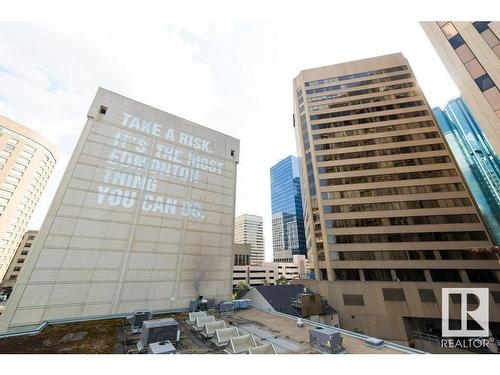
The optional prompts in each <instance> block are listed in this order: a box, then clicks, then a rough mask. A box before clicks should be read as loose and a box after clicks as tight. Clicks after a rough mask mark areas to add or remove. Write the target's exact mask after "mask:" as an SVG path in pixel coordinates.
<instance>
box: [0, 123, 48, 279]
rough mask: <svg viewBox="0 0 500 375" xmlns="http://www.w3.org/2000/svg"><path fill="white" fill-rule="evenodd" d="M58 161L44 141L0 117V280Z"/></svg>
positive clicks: (39, 136) (18, 125) (36, 134)
mask: <svg viewBox="0 0 500 375" xmlns="http://www.w3.org/2000/svg"><path fill="white" fill-rule="evenodd" d="M57 157H58V154H57V151H56V149H55V147H54V145H53V144H52V143H51V142H49V141H48V140H47V139H45V138H44V137H42V136H41V135H40V134H38V133H37V132H35V131H33V130H31V129H28V128H26V127H24V126H23V125H20V124H18V123H16V122H14V121H12V120H9V119H8V118H6V117H3V116H0V280H2V279H3V278H4V276H5V273H6V272H7V268H8V267H9V265H10V263H11V261H12V258H13V257H14V254H15V253H16V251H17V249H18V247H19V244H20V243H21V240H22V237H23V235H24V232H26V228H27V226H28V223H29V221H30V219H31V216H32V214H33V211H34V210H35V208H36V206H37V204H38V201H39V200H40V197H41V195H42V192H43V191H44V189H45V187H46V185H47V182H48V180H49V177H50V175H51V173H52V171H53V170H54V166H55V163H56V160H57Z"/></svg>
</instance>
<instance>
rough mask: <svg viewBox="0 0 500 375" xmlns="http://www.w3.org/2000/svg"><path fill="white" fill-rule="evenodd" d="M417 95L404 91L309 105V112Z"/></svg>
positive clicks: (417, 94) (416, 93) (414, 92)
mask: <svg viewBox="0 0 500 375" xmlns="http://www.w3.org/2000/svg"><path fill="white" fill-rule="evenodd" d="M419 95H420V94H419V92H418V91H406V92H401V93H395V94H390V95H382V96H375V97H371V98H364V99H357V100H349V101H343V102H337V103H331V104H321V105H311V106H309V112H317V111H323V110H325V109H333V108H342V107H350V106H355V105H361V104H368V103H379V102H384V101H392V100H399V99H405V98H411V97H415V96H419Z"/></svg>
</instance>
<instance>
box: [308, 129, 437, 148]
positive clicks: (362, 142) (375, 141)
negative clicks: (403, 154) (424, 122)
mask: <svg viewBox="0 0 500 375" xmlns="http://www.w3.org/2000/svg"><path fill="white" fill-rule="evenodd" d="M434 138H439V133H438V132H436V131H432V132H425V133H418V134H404V135H393V136H390V137H380V138H371V139H357V140H354V141H341V142H335V143H323V144H319V145H314V149H315V150H316V151H321V150H333V149H338V148H347V147H360V146H370V145H383V144H386V143H396V142H410V141H419V140H424V139H434Z"/></svg>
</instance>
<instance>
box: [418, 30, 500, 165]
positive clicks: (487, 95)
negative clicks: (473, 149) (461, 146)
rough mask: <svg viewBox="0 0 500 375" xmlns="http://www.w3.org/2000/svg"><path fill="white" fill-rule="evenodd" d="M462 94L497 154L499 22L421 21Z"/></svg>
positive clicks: (499, 138)
mask: <svg viewBox="0 0 500 375" xmlns="http://www.w3.org/2000/svg"><path fill="white" fill-rule="evenodd" d="M421 25H422V28H423V29H424V31H425V33H426V34H427V37H428V38H429V40H430V41H431V43H432V45H433V46H434V49H435V50H436V52H437V54H438V55H439V57H440V58H441V60H442V61H443V64H444V65H445V66H446V68H447V69H448V72H449V73H450V75H451V78H452V79H453V81H454V82H455V84H456V85H457V87H458V89H459V90H460V93H461V94H462V97H463V98H464V100H465V102H466V103H467V105H468V107H469V108H470V110H471V112H472V114H473V115H474V117H475V119H476V121H477V122H478V124H479V125H480V126H481V128H482V129H483V131H484V134H485V135H486V138H487V139H488V141H489V142H490V143H491V146H492V147H493V149H494V150H495V152H496V154H497V155H500V91H499V89H500V22H498V21H491V22H490V21H473V22H470V21H438V22H431V21H428V22H421Z"/></svg>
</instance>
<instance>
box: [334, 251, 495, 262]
mask: <svg viewBox="0 0 500 375" xmlns="http://www.w3.org/2000/svg"><path fill="white" fill-rule="evenodd" d="M436 253H438V254H439V256H440V257H441V259H444V260H497V259H498V256H499V255H498V254H496V253H494V252H493V251H474V250H395V251H331V252H330V259H331V260H344V261H372V260H379V261H387V260H436V259H438V258H436Z"/></svg>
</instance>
